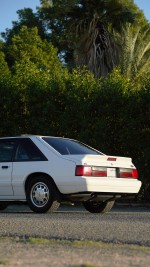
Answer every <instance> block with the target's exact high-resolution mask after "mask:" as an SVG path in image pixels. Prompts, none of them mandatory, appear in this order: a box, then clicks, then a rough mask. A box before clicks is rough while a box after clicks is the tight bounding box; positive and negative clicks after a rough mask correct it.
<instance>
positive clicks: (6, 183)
mask: <svg viewBox="0 0 150 267" xmlns="http://www.w3.org/2000/svg"><path fill="white" fill-rule="evenodd" d="M14 147H15V141H14V140H11V139H1V140H0V197H1V196H11V195H13V188H12V168H13V164H12V157H13V151H14Z"/></svg>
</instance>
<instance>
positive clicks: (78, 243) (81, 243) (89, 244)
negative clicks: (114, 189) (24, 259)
mask: <svg viewBox="0 0 150 267" xmlns="http://www.w3.org/2000/svg"><path fill="white" fill-rule="evenodd" d="M1 240H12V241H13V242H24V243H30V244H41V245H42V244H43V245H49V246H55V245H66V246H72V247H74V248H104V249H112V248H124V249H125V248H128V249H131V250H138V251H141V250H142V251H150V247H146V246H141V245H133V244H122V243H105V242H99V241H93V240H65V239H47V238H38V237H0V241H1ZM88 267H89V266H88Z"/></svg>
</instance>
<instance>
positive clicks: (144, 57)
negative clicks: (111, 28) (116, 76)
mask: <svg viewBox="0 0 150 267" xmlns="http://www.w3.org/2000/svg"><path fill="white" fill-rule="evenodd" d="M121 39H122V53H121V60H120V66H121V70H122V73H124V74H126V75H127V76H128V78H134V79H137V78H138V77H140V76H141V75H143V74H144V73H145V74H146V75H147V74H150V24H149V23H145V24H144V25H134V24H133V25H131V24H128V26H127V27H126V29H124V30H123V31H122V34H121Z"/></svg>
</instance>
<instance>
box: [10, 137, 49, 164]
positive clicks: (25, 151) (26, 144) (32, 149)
mask: <svg viewBox="0 0 150 267" xmlns="http://www.w3.org/2000/svg"><path fill="white" fill-rule="evenodd" d="M45 160H47V158H46V157H45V156H44V155H43V153H42V152H41V151H40V150H39V149H38V148H37V147H36V145H35V144H34V143H33V142H32V141H31V140H30V139H27V138H26V139H20V140H19V143H18V146H17V148H16V153H15V158H14V161H45Z"/></svg>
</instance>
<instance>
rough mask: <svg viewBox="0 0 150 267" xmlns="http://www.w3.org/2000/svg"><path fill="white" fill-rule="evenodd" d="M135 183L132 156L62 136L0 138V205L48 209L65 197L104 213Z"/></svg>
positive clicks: (134, 188) (130, 193)
mask: <svg viewBox="0 0 150 267" xmlns="http://www.w3.org/2000/svg"><path fill="white" fill-rule="evenodd" d="M140 187H141V182H140V181H139V180H138V173H137V170H136V168H135V166H134V165H133V163H132V161H131V158H126V157H114V156H107V155H105V154H103V153H101V152H99V151H98V150H95V149H94V148H91V147H89V146H87V145H85V144H83V143H81V142H79V141H76V140H72V139H67V138H61V137H51V136H34V135H23V136H19V137H5V138H0V210H3V209H5V208H6V207H7V206H8V205H9V204H13V203H16V202H18V201H19V202H20V203H25V202H27V203H28V205H29V207H30V208H31V210H33V211H34V212H38V213H43V212H47V211H50V212H52V211H54V210H56V209H57V208H58V207H59V204H60V203H61V202H64V201H67V202H81V203H83V205H84V207H85V209H86V210H88V211H89V212H92V213H102V212H103V213H104V212H107V211H109V210H110V209H111V208H112V206H113V204H114V202H115V200H116V199H117V198H120V197H122V198H125V197H132V196H135V194H137V193H138V192H139V189H140Z"/></svg>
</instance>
